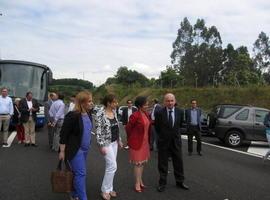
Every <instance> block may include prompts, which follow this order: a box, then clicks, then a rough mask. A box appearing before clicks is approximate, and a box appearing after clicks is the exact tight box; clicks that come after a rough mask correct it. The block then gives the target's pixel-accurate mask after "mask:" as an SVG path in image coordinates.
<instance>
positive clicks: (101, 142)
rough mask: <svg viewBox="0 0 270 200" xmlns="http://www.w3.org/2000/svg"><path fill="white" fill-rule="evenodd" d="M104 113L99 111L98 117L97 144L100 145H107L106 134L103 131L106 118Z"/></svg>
mask: <svg viewBox="0 0 270 200" xmlns="http://www.w3.org/2000/svg"><path fill="white" fill-rule="evenodd" d="M103 117H104V116H103V114H101V113H98V114H97V117H96V119H97V120H96V139H97V144H98V146H99V147H104V146H105V135H104V133H103V132H102V130H103V127H104V119H103Z"/></svg>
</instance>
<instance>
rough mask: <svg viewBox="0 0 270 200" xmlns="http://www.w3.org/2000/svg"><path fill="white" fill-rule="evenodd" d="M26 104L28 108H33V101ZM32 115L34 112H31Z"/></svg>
mask: <svg viewBox="0 0 270 200" xmlns="http://www.w3.org/2000/svg"><path fill="white" fill-rule="evenodd" d="M26 102H27V106H28V108H29V109H31V108H33V102H32V101H28V100H26ZM30 115H32V111H30Z"/></svg>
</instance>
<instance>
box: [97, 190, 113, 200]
mask: <svg viewBox="0 0 270 200" xmlns="http://www.w3.org/2000/svg"><path fill="white" fill-rule="evenodd" d="M100 195H101V197H102V199H103V200H110V199H111V195H110V193H106V192H102V193H101V194H100Z"/></svg>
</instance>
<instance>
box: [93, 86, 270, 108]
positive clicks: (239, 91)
mask: <svg viewBox="0 0 270 200" xmlns="http://www.w3.org/2000/svg"><path fill="white" fill-rule="evenodd" d="M108 92H110V93H114V94H115V95H117V97H118V99H119V104H120V105H123V104H125V102H126V100H128V99H133V100H134V99H135V97H136V96H139V95H144V96H148V97H149V99H153V98H158V99H160V100H162V97H163V95H164V94H165V93H166V92H172V93H174V94H175V95H176V99H177V102H178V104H179V105H180V106H181V107H188V106H189V105H190V100H191V99H192V98H196V99H197V100H198V104H199V106H200V107H202V108H203V109H205V110H210V109H211V108H212V107H213V106H214V105H216V104H220V103H233V104H248V105H254V106H259V107H265V108H270V86H263V87H262V86H261V87H255V86H254V87H242V88H232V87H221V88H197V89H196V88H188V87H186V88H176V89H156V88H132V87H125V86H121V85H116V84H113V85H107V86H104V85H103V86H101V87H99V88H97V90H96V91H95V92H94V97H95V101H96V102H97V103H98V102H99V99H100V98H101V97H103V96H104V95H105V94H106V93H108Z"/></svg>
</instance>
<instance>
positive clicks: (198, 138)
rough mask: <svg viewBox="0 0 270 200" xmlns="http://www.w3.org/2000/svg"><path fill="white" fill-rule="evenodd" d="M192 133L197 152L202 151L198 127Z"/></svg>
mask: <svg viewBox="0 0 270 200" xmlns="http://www.w3.org/2000/svg"><path fill="white" fill-rule="evenodd" d="M194 135H195V138H196V141H197V152H198V153H200V152H201V151H202V136H201V132H200V129H199V128H197V129H196V130H195V134H194Z"/></svg>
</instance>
